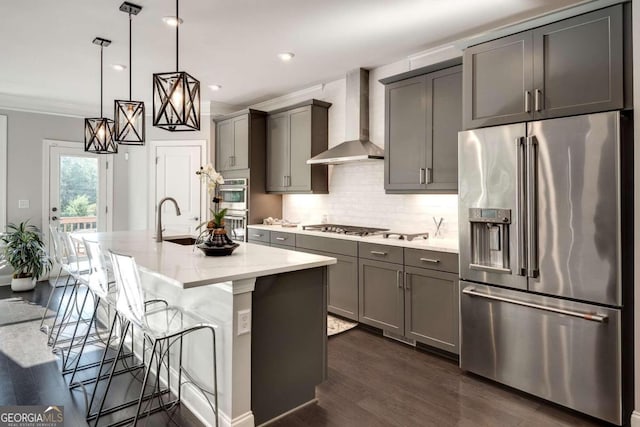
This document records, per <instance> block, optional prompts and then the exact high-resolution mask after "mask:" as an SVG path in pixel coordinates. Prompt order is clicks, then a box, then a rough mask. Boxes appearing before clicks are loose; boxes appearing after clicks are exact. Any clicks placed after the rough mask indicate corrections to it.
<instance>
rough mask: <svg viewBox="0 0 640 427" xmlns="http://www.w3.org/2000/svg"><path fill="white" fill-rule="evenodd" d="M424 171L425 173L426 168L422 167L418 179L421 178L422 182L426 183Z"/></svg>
mask: <svg viewBox="0 0 640 427" xmlns="http://www.w3.org/2000/svg"><path fill="white" fill-rule="evenodd" d="M424 173H425V172H424V168H420V173H419V178H418V179H419V182H420V184H424V181H425V179H424Z"/></svg>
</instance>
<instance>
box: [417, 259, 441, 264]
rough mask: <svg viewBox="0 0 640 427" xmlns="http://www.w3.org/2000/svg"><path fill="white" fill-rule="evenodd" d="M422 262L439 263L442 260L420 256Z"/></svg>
mask: <svg viewBox="0 0 640 427" xmlns="http://www.w3.org/2000/svg"><path fill="white" fill-rule="evenodd" d="M420 261H422V262H430V263H431V264H439V263H440V260H439V259H435V258H420Z"/></svg>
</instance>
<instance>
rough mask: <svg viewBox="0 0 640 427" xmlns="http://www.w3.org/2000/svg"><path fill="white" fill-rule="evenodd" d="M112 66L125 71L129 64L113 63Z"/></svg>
mask: <svg viewBox="0 0 640 427" xmlns="http://www.w3.org/2000/svg"><path fill="white" fill-rule="evenodd" d="M111 68H113V69H114V70H116V71H124V70H126V68H127V66H126V65H122V64H111Z"/></svg>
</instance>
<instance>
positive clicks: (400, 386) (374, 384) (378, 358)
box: [0, 283, 602, 427]
mask: <svg viewBox="0 0 640 427" xmlns="http://www.w3.org/2000/svg"><path fill="white" fill-rule="evenodd" d="M48 289H49V288H48V286H47V284H46V283H43V284H39V285H38V287H37V288H36V290H35V291H33V292H26V293H19V294H17V293H16V294H13V293H12V292H11V291H10V289H9V288H8V287H0V301H2V300H7V299H11V298H13V299H16V300H18V299H19V300H25V301H29V302H31V303H32V304H35V305H44V304H45V303H46V298H47V297H48ZM36 308H38V311H37V313H42V311H41V310H42V309H41V308H40V307H36ZM1 314H2V313H0V315H1ZM10 317H14V321H11V320H9V319H8V318H7V316H6V315H5V316H3V317H0V337H2V333H3V331H6V330H8V329H10V328H11V329H12V331H11V332H10V333H13V334H15V333H20V331H22V333H23V334H24V336H25V337H32V336H34V335H33V334H28V333H27V332H28V331H31V330H32V329H34V328H35V329H36V330H37V328H38V325H39V321H40V318H39V316H33V315H31V317H28V318H17V319H15V318H16V317H20V316H10ZM23 317H24V316H23ZM16 329H17V332H16ZM40 335H41V336H42V337H41V338H38V335H35V338H28V340H27V341H24V342H23V343H22V345H23V346H24V347H25V348H26V349H27V350H28V353H29V354H30V355H31V356H33V355H34V353H37V352H44V353H43V354H45V353H46V352H50V349H49V348H48V347H46V345H44V342H45V338H44V334H40ZM38 340H40V341H39V342H36V341H38ZM1 346H2V343H1V342H0V348H1ZM43 347H44V348H43ZM9 350H11V349H8V351H6V352H5V351H0V405H8V404H22V405H28V404H47V405H49V404H58V405H64V406H65V418H66V423H65V425H69V426H82V425H86V423H85V420H84V416H83V412H84V407H85V404H84V401H83V399H82V396H81V392H80V391H79V390H76V391H74V392H69V390H68V389H67V386H66V383H65V381H64V379H63V378H62V376H61V374H60V368H59V363H57V362H56V361H55V360H54V361H50V362H47V363H39V364H35V365H34V364H31V365H30V366H23V365H24V363H21V360H15V357H14V358H12V357H11V356H10V354H7V353H12V351H9ZM17 354H20V353H17ZM25 357H27V356H25ZM136 384H137V382H136V381H135V380H132V379H131V378H127V377H124V376H123V378H122V379H121V380H120V381H119V382H117V383H116V386H115V390H118V391H117V392H114V394H118V393H121V394H122V393H124V394H133V395H135V394H136V393H137V390H138V389H136V387H135V385H136ZM317 397H318V402H317V403H314V404H311V405H308V406H306V407H304V408H302V409H300V410H298V411H296V412H294V413H293V414H290V415H288V416H287V417H285V418H282V419H280V420H278V421H276V422H274V423H272V424H271V426H273V427H299V426H300V427H301V426H318V427H320V426H326V427H328V426H339V427H345V426H354V427H360V426H367V427H369V426H371V427H375V426H380V427H382V426H385V427H386V426H522V427H528V426H531V427H534V426H595V425H602V424H600V423H598V421H597V420H594V419H591V418H588V417H585V416H582V415H580V414H577V413H575V412H572V411H569V410H566V409H564V408H560V407H557V406H555V405H551V404H548V403H546V402H543V401H541V400H539V399H536V398H533V397H530V396H527V395H524V394H522V393H519V392H516V391H513V390H511V389H507V388H505V387H502V386H500V385H497V384H495V383H492V382H490V381H486V380H484V379H482V378H479V377H476V376H473V375H468V374H464V373H462V372H461V371H460V370H459V369H458V366H457V364H456V362H454V361H451V360H448V359H446V358H443V357H441V356H437V355H433V354H430V353H427V352H424V351H421V350H416V349H414V348H412V347H409V346H406V345H403V344H399V343H397V342H394V341H392V340H389V339H386V338H382V337H381V336H379V335H376V334H373V333H371V332H369V331H365V330H362V329H358V328H356V329H353V330H351V331H348V332H345V333H343V334H340V335H337V336H335V337H332V338H330V339H329V379H328V381H326V382H325V383H323V384H322V385H320V386H319V387H318V389H317ZM174 417H175V418H174V419H175V420H176V424H177V425H179V426H198V425H199V423H198V421H197V420H195V419H194V417H193V415H192V414H190V413H189V412H188V410H186V409H184V408H181V409H180V410H179V411H178V412H177V413H175V414H174ZM148 425H150V426H162V425H171V423H170V421H169V419H168V417H167V416H166V415H165V414H162V413H160V414H156V415H154V417H153V418H152V419H150V421H149V424H148Z"/></svg>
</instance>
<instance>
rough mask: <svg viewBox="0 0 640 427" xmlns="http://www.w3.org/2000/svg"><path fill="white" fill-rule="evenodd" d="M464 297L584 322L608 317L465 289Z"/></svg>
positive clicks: (601, 320) (598, 320)
mask: <svg viewBox="0 0 640 427" xmlns="http://www.w3.org/2000/svg"><path fill="white" fill-rule="evenodd" d="M462 293H463V294H465V295H470V296H474V297H480V298H486V299H490V300H494V301H500V302H506V303H509V304H515V305H521V306H523V307H529V308H533V309H536V310H543V311H550V312H552V313H558V314H564V315H567V316H572V317H578V318H580V319H584V320H591V321H593V322H599V323H604V322H606V321H607V319H608V316H607V315H606V314H598V313H584V312H580V311H573V310H566V309H564V308H559V307H552V306H548V305H540V304H535V303H532V302H528V301H522V300H517V299H513V298H506V297H501V296H497V295H490V294H485V293H483V292H478V291H476V290H475V289H474V288H472V287H471V288H466V289H464V290H463V291H462Z"/></svg>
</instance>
